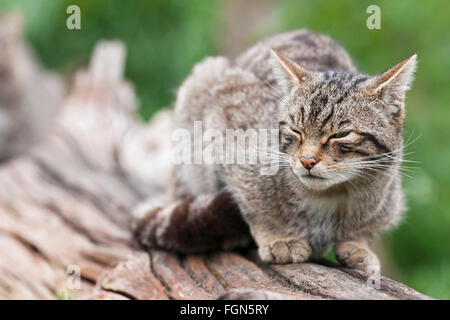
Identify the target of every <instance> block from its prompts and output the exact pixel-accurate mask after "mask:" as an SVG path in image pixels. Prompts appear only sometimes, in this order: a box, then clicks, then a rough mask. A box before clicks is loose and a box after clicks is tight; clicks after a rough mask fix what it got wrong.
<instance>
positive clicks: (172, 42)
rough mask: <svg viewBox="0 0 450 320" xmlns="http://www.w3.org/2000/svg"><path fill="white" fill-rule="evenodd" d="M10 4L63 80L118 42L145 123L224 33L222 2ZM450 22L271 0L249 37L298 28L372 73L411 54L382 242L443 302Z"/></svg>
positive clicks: (398, 7) (438, 6)
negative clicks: (402, 142)
mask: <svg viewBox="0 0 450 320" xmlns="http://www.w3.org/2000/svg"><path fill="white" fill-rule="evenodd" d="M70 4H78V5H79V6H80V8H81V14H82V20H81V25H82V30H81V31H70V30H67V28H66V27H65V25H66V24H65V21H66V18H67V15H66V13H65V11H66V8H67V6H68V5H70ZM370 4H377V5H379V6H380V8H381V29H380V30H369V29H367V28H366V19H367V18H368V16H369V15H368V14H367V13H366V8H367V7H368V6H369V5H370ZM12 7H19V8H21V9H22V10H23V11H24V12H25V15H26V35H27V38H28V39H29V40H30V41H31V43H32V45H33V46H34V48H35V50H36V51H37V53H38V55H39V57H40V58H41V60H42V61H43V63H44V65H45V66H46V67H47V68H51V69H54V70H57V71H59V72H62V73H65V74H70V73H71V72H72V71H73V70H75V69H76V68H77V67H79V66H80V65H83V64H85V63H86V62H87V60H88V58H89V56H90V53H91V50H92V48H93V45H94V43H95V42H96V41H97V40H98V39H101V38H107V39H120V40H122V41H123V42H125V44H126V46H127V49H128V58H127V66H126V76H127V78H129V79H130V80H131V81H132V82H133V83H134V84H135V86H136V90H137V94H138V97H139V101H140V114H141V115H142V117H143V118H144V119H148V118H149V117H150V116H151V115H152V114H153V113H154V112H155V111H156V110H157V109H159V108H162V107H168V106H170V105H171V103H172V102H173V99H174V94H175V90H176V88H177V86H178V85H179V84H180V83H181V81H182V80H183V78H184V77H186V76H187V75H188V73H189V71H190V69H191V67H192V65H193V64H194V63H195V62H196V61H199V60H200V59H202V58H203V57H205V56H207V55H215V54H220V52H219V48H220V41H221V35H222V32H223V28H224V26H225V24H224V23H223V20H224V18H223V12H224V3H223V1H220V0H217V1H212V0H210V1H207V0H189V1H187V0H178V1H175V0H173V1H163V0H152V1H150V0H148V1H144V0H132V1H108V0H83V1H76V0H60V1H57V0H1V1H0V10H1V11H3V10H6V9H8V8H12ZM449 16H450V1H446V0H429V1H423V0H396V1H392V0H390V1H389V0H380V1H375V0H374V1H363V0H358V1H355V0H342V1H336V0H315V1H306V0H292V1H287V0H286V1H276V2H275V1H273V10H272V12H271V23H270V24H269V23H268V24H267V26H265V27H264V29H263V30H256V31H255V32H254V36H253V38H252V40H253V41H257V40H258V39H259V38H260V37H261V36H264V35H268V34H272V33H276V32H280V31H283V30H288V29H295V28H303V27H307V28H309V29H312V30H314V31H317V32H323V33H327V34H329V35H330V36H331V37H333V38H334V39H335V40H336V41H338V42H339V43H340V44H341V45H342V46H343V47H344V48H346V49H347V50H348V51H349V53H350V54H351V55H352V56H353V58H354V59H355V61H356V62H357V64H358V66H359V67H360V69H361V70H362V71H364V72H367V73H369V74H375V73H379V72H381V71H383V70H385V69H387V68H388V67H390V66H393V65H394V64H395V63H397V62H399V61H401V60H402V59H404V58H406V57H408V56H410V55H411V54H412V53H417V54H418V58H419V67H418V71H417V73H416V81H415V83H414V87H413V90H412V91H411V92H409V94H408V97H407V120H406V122H407V125H406V128H407V130H406V137H407V138H408V137H409V138H410V139H413V140H414V139H416V138H417V140H416V141H415V142H414V143H413V144H412V145H411V146H410V147H408V151H410V152H413V153H412V154H411V155H409V156H408V158H409V159H411V160H416V161H420V163H419V164H418V165H417V167H418V168H416V169H414V171H413V172H411V173H409V175H410V176H411V178H405V181H404V186H405V190H406V193H407V199H408V206H409V210H408V212H407V214H406V218H405V220H404V222H403V224H402V225H401V226H400V227H399V228H397V229H396V230H394V231H392V232H390V233H388V234H387V235H385V236H384V239H385V241H384V242H385V244H386V247H387V251H388V252H387V255H388V256H389V258H390V259H391V260H392V261H393V263H394V266H395V268H394V269H395V270H396V272H395V279H396V280H399V281H402V282H404V283H406V284H408V285H409V286H411V287H413V288H415V289H417V290H419V291H420V292H423V293H425V294H428V295H431V296H433V297H436V298H444V299H449V298H450V170H449V165H450V106H449V102H450V90H449V88H450V86H449V85H450V76H449V71H450V19H449V18H448V17H449ZM261 19H264V17H261ZM273 21H275V22H273ZM262 25H264V21H262Z"/></svg>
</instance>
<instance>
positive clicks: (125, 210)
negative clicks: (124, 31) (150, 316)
mask: <svg viewBox="0 0 450 320" xmlns="http://www.w3.org/2000/svg"><path fill="white" fill-rule="evenodd" d="M124 60H125V48H124V47H123V45H122V44H121V43H119V42H100V43H99V44H98V45H97V46H96V48H95V50H94V53H93V56H92V59H91V62H90V65H89V67H88V68H87V69H86V70H81V71H80V72H79V73H78V74H77V75H76V77H75V79H74V82H73V84H72V86H71V89H70V92H69V95H68V97H67V99H66V100H65V102H64V105H63V107H62V108H61V112H60V114H59V115H58V117H57V118H56V120H55V124H54V125H53V126H52V127H51V132H50V134H49V136H48V137H47V138H46V139H45V141H43V142H42V143H40V144H38V145H36V146H35V147H34V148H33V149H32V150H31V151H30V152H29V153H27V154H24V155H22V156H21V157H18V158H15V159H13V160H10V161H9V162H7V163H4V164H3V165H2V166H1V167H0V298H2V299H56V298H71V299H87V298H91V299H217V298H219V297H222V298H248V297H253V296H254V295H252V294H254V293H255V292H256V293H258V294H259V295H258V297H262V298H268V299H282V298H289V299H429V297H427V296H425V295H422V294H420V293H418V292H416V291H415V290H413V289H411V288H408V287H406V286H405V285H403V284H401V283H398V282H395V281H393V280H390V279H388V278H385V277H382V278H381V283H380V288H379V289H376V288H374V287H373V286H370V285H367V280H368V279H367V278H368V276H367V275H366V274H364V273H362V272H358V271H351V270H347V269H344V268H339V267H336V266H327V265H325V264H320V263H304V264H291V265H265V264H263V263H261V262H260V261H259V260H258V259H257V257H256V255H255V252H254V251H253V250H249V251H247V252H210V253H205V254H195V255H177V254H172V253H168V252H162V251H156V250H151V251H149V252H143V251H141V250H139V248H136V246H135V245H134V244H133V241H132V237H131V234H130V231H129V224H130V212H131V211H132V210H133V208H134V206H135V205H136V204H138V203H139V202H140V201H142V200H143V199H145V198H146V197H149V196H153V195H155V194H157V193H158V192H161V189H163V188H164V177H165V176H166V175H168V171H167V170H166V168H163V167H155V166H156V164H157V163H158V161H157V159H158V156H159V154H160V152H166V150H165V149H164V147H163V146H164V145H167V141H158V140H154V139H153V140H152V137H151V136H152V132H154V130H155V126H156V125H158V124H157V123H161V122H164V121H168V117H169V116H168V115H167V114H166V115H159V119H158V121H157V122H155V124H154V125H150V126H147V125H145V124H143V123H141V122H140V121H139V119H138V118H137V116H136V112H135V111H136V110H135V107H136V101H135V100H136V97H135V95H134V92H133V88H132V86H131V85H130V84H129V83H127V82H126V81H124V80H123V78H122V76H123V68H124ZM152 130H153V131H152ZM157 130H158V131H160V130H164V129H163V128H158V129H157ZM166 137H167V139H169V135H168V134H167V135H166ZM155 174H158V175H159V177H160V178H159V179H156V180H157V181H158V183H159V184H155V178H154V175H155Z"/></svg>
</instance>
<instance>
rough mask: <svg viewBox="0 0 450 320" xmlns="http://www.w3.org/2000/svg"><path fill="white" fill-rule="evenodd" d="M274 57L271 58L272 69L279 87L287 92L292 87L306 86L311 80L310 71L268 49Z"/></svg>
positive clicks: (311, 74) (312, 76)
mask: <svg viewBox="0 0 450 320" xmlns="http://www.w3.org/2000/svg"><path fill="white" fill-rule="evenodd" d="M270 51H271V53H272V55H273V56H274V58H275V59H273V61H274V63H273V66H274V70H275V73H276V76H277V79H278V81H279V83H280V84H281V87H282V88H283V89H284V90H285V91H286V93H289V92H290V91H291V90H292V88H298V89H301V88H306V87H307V86H308V84H309V83H310V82H311V81H312V80H313V78H314V75H313V73H312V72H310V71H307V70H305V69H303V68H302V67H300V66H299V65H298V64H296V63H295V62H294V61H292V60H289V59H288V58H286V57H285V56H283V55H282V54H281V53H279V52H278V51H276V50H273V49H272V50H270Z"/></svg>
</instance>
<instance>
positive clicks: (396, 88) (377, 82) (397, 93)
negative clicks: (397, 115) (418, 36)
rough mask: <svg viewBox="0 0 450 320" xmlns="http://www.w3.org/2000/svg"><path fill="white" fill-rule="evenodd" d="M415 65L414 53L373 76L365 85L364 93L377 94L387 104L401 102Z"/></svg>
mask: <svg viewBox="0 0 450 320" xmlns="http://www.w3.org/2000/svg"><path fill="white" fill-rule="evenodd" d="M416 65H417V55H416V54H414V55H412V56H411V57H409V58H407V59H405V60H403V61H402V62H400V63H399V64H397V65H395V66H394V67H392V68H391V69H389V70H388V71H386V72H383V73H382V74H380V75H377V76H375V77H373V78H372V79H371V80H370V82H369V83H368V84H367V86H366V90H367V91H366V93H367V94H369V95H377V96H378V97H379V98H381V99H382V101H384V102H385V103H388V104H390V103H401V104H403V101H404V99H405V93H406V91H408V89H409V88H410V87H411V83H412V81H413V79H414V71H415V70H416Z"/></svg>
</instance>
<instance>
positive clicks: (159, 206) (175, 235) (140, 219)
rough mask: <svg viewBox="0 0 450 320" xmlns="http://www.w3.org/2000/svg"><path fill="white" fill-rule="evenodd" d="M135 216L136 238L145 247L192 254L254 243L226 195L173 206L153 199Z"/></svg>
mask: <svg viewBox="0 0 450 320" xmlns="http://www.w3.org/2000/svg"><path fill="white" fill-rule="evenodd" d="M135 216H136V220H135V221H134V225H133V229H134V236H135V239H136V240H137V241H138V242H139V244H140V245H141V246H143V247H144V248H153V249H163V250H169V251H174V252H180V253H193V252H204V251H208V250H212V249H219V248H220V249H226V250H230V249H233V248H235V247H245V246H248V245H249V244H250V242H251V236H250V232H249V228H248V226H247V224H246V223H245V222H244V220H243V218H242V216H241V213H240V210H239V208H238V206H237V204H236V203H235V202H234V201H233V199H232V197H231V195H230V194H229V193H227V192H221V193H218V194H214V195H211V194H206V195H200V196H197V197H192V198H189V199H185V200H182V201H177V202H172V203H170V202H168V201H159V200H150V202H148V203H146V204H144V205H141V206H140V207H139V208H138V209H137V211H136V214H135Z"/></svg>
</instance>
